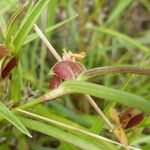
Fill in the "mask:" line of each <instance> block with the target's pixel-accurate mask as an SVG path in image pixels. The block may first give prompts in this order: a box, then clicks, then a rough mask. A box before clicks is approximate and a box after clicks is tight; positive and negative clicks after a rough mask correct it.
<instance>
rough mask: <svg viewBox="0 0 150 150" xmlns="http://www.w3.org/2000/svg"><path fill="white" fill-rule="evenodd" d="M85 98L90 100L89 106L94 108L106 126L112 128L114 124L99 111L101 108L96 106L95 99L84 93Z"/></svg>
mask: <svg viewBox="0 0 150 150" xmlns="http://www.w3.org/2000/svg"><path fill="white" fill-rule="evenodd" d="M85 97H86V98H87V100H88V101H89V102H90V104H91V106H92V107H93V108H94V109H95V111H96V112H97V113H98V114H99V116H100V118H101V119H102V120H103V121H104V122H105V123H106V125H107V126H108V128H109V129H110V130H114V126H113V125H112V124H111V122H110V121H109V120H108V119H107V117H106V116H105V115H104V113H103V112H102V111H101V109H100V108H99V107H98V106H97V104H96V103H95V101H94V100H93V99H92V98H91V96H89V95H85Z"/></svg>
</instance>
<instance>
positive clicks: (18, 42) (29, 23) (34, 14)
mask: <svg viewBox="0 0 150 150" xmlns="http://www.w3.org/2000/svg"><path fill="white" fill-rule="evenodd" d="M48 1H49V0H40V1H38V3H37V4H36V5H35V7H34V8H33V10H32V11H31V12H30V13H29V15H28V17H27V18H26V21H25V22H24V24H23V25H22V26H21V28H20V29H19V31H18V33H17V34H16V37H15V38H14V41H13V44H14V47H15V51H16V52H18V51H19V50H20V48H21V46H22V45H23V43H24V40H25V38H26V36H27V35H28V33H29V32H30V30H31V29H32V27H33V25H34V23H35V21H36V20H37V18H38V17H39V15H40V14H41V12H42V10H43V9H44V7H45V6H46V4H47V3H48Z"/></svg>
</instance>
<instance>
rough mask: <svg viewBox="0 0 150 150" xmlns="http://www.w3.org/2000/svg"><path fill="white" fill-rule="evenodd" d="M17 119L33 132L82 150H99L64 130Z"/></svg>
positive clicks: (21, 118) (25, 119)
mask: <svg viewBox="0 0 150 150" xmlns="http://www.w3.org/2000/svg"><path fill="white" fill-rule="evenodd" d="M19 119H20V120H21V121H22V122H23V123H24V125H25V126H26V127H28V128H30V129H32V130H35V131H38V132H41V133H43V134H46V135H50V136H52V137H55V138H58V139H60V140H63V141H66V142H68V143H71V144H73V145H76V146H77V147H80V148H82V149H85V150H87V149H92V150H100V149H101V148H100V147H99V146H97V145H96V144H93V143H92V142H88V141H86V140H84V139H82V138H80V137H78V136H76V135H73V134H70V133H68V132H65V131H64V130H61V129H59V128H57V127H54V126H51V125H47V124H45V123H41V122H38V121H34V120H32V119H27V118H23V117H19Z"/></svg>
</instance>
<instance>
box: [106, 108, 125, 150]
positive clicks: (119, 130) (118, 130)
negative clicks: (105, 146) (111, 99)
mask: <svg viewBox="0 0 150 150" xmlns="http://www.w3.org/2000/svg"><path fill="white" fill-rule="evenodd" d="M109 115H110V117H111V119H112V120H113V121H114V122H115V123H116V124H117V126H118V127H117V128H115V129H114V130H113V131H112V132H113V133H114V134H115V135H116V136H117V137H118V140H119V141H120V143H122V144H123V145H125V147H126V149H128V148H127V146H128V139H127V137H126V135H125V132H124V130H123V128H122V127H121V123H120V119H119V115H118V112H117V111H116V109H114V108H112V109H110V111H109Z"/></svg>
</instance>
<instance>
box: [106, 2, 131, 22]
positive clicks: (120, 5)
mask: <svg viewBox="0 0 150 150" xmlns="http://www.w3.org/2000/svg"><path fill="white" fill-rule="evenodd" d="M131 2H132V0H126V1H122V0H119V1H118V3H117V4H116V7H115V8H114V9H113V11H112V12H111V14H110V16H109V18H108V20H107V22H106V24H109V23H111V22H112V21H113V20H114V19H115V18H117V17H118V16H119V15H120V14H121V13H122V12H123V11H124V9H125V8H126V7H128V5H130V3H131Z"/></svg>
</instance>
